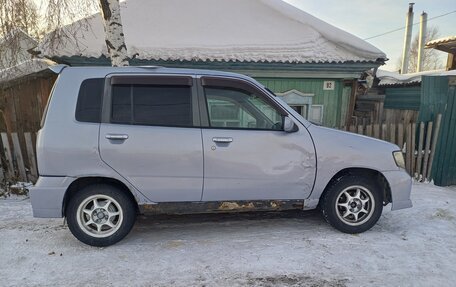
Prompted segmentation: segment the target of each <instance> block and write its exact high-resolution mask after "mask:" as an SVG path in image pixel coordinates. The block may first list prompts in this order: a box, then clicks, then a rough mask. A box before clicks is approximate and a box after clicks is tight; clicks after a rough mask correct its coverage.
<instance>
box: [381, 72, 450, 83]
mask: <svg viewBox="0 0 456 287" xmlns="http://www.w3.org/2000/svg"><path fill="white" fill-rule="evenodd" d="M450 75H456V70H453V71H445V70H434V71H423V72H419V73H411V74H399V73H397V72H390V71H384V70H378V71H377V74H376V77H377V78H378V79H380V82H379V84H378V85H379V86H389V85H398V84H404V85H405V84H412V83H421V76H450Z"/></svg>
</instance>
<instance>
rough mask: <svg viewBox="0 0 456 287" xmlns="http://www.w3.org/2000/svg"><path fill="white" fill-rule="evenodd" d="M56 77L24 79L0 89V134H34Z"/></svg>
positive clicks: (47, 75) (46, 76)
mask: <svg viewBox="0 0 456 287" xmlns="http://www.w3.org/2000/svg"><path fill="white" fill-rule="evenodd" d="M55 79H56V77H55V75H49V74H45V75H43V77H33V78H25V79H22V80H20V81H16V82H13V83H8V86H3V87H0V115H1V117H0V132H7V133H11V132H18V133H24V132H36V131H38V130H39V127H40V121H41V116H42V115H43V111H44V108H45V107H46V103H47V100H48V97H49V94H50V92H51V89H52V85H53V84H54V81H55Z"/></svg>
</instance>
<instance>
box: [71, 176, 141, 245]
mask: <svg viewBox="0 0 456 287" xmlns="http://www.w3.org/2000/svg"><path fill="white" fill-rule="evenodd" d="M66 217H67V222H68V227H69V229H70V231H71V233H73V235H74V236H75V237H76V238H77V239H79V240H80V241H82V242H83V243H85V244H88V245H92V246H99V247H101V246H109V245H112V244H114V243H117V242H118V241H120V240H122V239H123V238H124V237H125V236H126V235H127V234H128V233H129V232H130V230H131V228H132V227H133V225H134V223H135V219H136V208H135V204H134V202H133V201H132V200H131V199H130V197H129V196H128V195H127V194H126V193H125V191H124V190H122V189H119V188H117V187H114V186H111V185H106V184H96V185H90V186H87V187H85V188H83V189H81V190H80V191H78V192H77V193H76V194H75V195H74V196H73V197H72V198H71V200H70V202H69V203H68V208H67V212H66Z"/></svg>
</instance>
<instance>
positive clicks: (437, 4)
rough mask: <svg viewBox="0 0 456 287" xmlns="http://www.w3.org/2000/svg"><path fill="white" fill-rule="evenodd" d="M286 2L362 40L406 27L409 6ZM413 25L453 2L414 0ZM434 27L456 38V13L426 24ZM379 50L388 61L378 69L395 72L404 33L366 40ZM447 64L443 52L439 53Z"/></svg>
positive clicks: (397, 2) (387, 1)
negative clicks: (426, 15) (423, 14)
mask: <svg viewBox="0 0 456 287" xmlns="http://www.w3.org/2000/svg"><path fill="white" fill-rule="evenodd" d="M286 2H288V3H290V4H293V5H294V6H296V7H298V8H300V9H302V10H304V11H305V12H307V13H309V14H312V15H313V16H315V17H317V18H319V19H321V20H323V21H325V22H328V23H329V24H331V25H334V26H336V27H338V28H340V29H343V30H345V31H347V32H350V33H351V34H354V35H356V36H358V37H359V38H361V39H365V38H368V37H371V36H375V35H378V34H381V33H384V32H387V31H391V30H394V29H396V28H400V27H404V26H405V15H406V14H407V11H408V3H409V2H410V1H404V0H374V1H366V0H318V1H315V0H286ZM414 2H415V6H414V21H413V22H414V23H416V22H419V20H420V15H421V13H422V12H423V11H425V12H426V13H427V14H428V19H429V18H432V17H435V16H438V15H441V14H445V13H447V12H451V11H455V10H456V0H415V1H414ZM429 26H437V27H438V28H439V30H440V36H441V37H446V36H455V35H456V13H452V14H450V15H447V16H444V17H440V18H437V19H435V20H430V21H428V27H429ZM418 31H419V25H414V26H413V36H412V39H413V37H414V36H415V35H416V34H418ZM367 41H368V42H369V43H371V44H372V45H374V46H376V47H377V48H379V49H380V50H382V51H383V52H384V53H385V54H386V55H387V57H388V58H389V59H390V60H389V61H387V64H386V65H385V66H382V67H381V69H385V70H390V71H394V70H396V68H397V61H398V59H399V58H400V57H401V56H402V48H403V43H404V30H401V31H397V32H394V33H391V34H388V35H384V36H381V37H377V38H374V39H371V40H367ZM440 55H441V59H442V61H446V55H447V54H446V53H443V52H442V53H441V54H440Z"/></svg>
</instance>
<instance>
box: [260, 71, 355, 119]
mask: <svg viewBox="0 0 456 287" xmlns="http://www.w3.org/2000/svg"><path fill="white" fill-rule="evenodd" d="M255 79H256V80H258V81H259V82H261V83H262V84H264V85H265V86H266V87H268V88H269V89H271V90H272V91H273V92H274V93H283V92H286V91H289V90H292V89H295V90H298V91H300V92H303V93H310V94H314V97H313V99H312V104H313V105H323V125H325V126H327V127H338V126H341V125H345V118H346V117H347V113H348V110H349V104H350V96H351V94H352V87H351V85H346V83H344V81H342V80H340V79H309V78H255ZM324 81H334V82H335V87H334V90H324V89H323V83H324Z"/></svg>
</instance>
